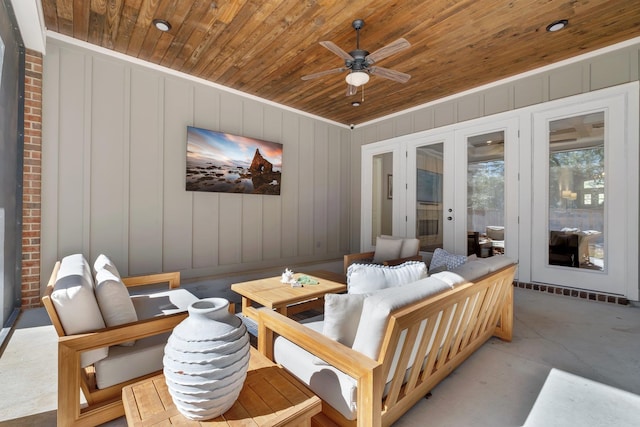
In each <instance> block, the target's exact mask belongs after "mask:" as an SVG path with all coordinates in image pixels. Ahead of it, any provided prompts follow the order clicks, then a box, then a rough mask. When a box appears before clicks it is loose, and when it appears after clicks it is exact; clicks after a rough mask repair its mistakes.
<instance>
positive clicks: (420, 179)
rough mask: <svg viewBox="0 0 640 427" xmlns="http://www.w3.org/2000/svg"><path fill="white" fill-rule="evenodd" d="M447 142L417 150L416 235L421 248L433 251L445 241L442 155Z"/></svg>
mask: <svg viewBox="0 0 640 427" xmlns="http://www.w3.org/2000/svg"><path fill="white" fill-rule="evenodd" d="M443 150H444V144H443V143H437V144H431V145H425V146H423V147H418V148H417V150H416V166H417V170H416V176H417V183H416V184H417V185H416V236H417V237H418V239H419V240H420V250H421V251H429V252H433V251H434V250H435V249H436V248H442V245H443V242H444V233H443V223H442V170H443V169H442V168H443V162H442V156H443Z"/></svg>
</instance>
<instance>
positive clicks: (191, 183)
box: [186, 126, 282, 195]
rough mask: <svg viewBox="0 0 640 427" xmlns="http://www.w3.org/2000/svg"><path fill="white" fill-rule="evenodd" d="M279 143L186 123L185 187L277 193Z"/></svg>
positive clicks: (280, 149)
mask: <svg viewBox="0 0 640 427" xmlns="http://www.w3.org/2000/svg"><path fill="white" fill-rule="evenodd" d="M281 180H282V144H279V143H277V142H270V141H263V140H261V139H256V138H248V137H244V136H238V135H231V134H228V133H223V132H216V131H212V130H207V129H201V128H197V127H193V126H188V127H187V171H186V190H187V191H208V192H218V193H244V194H269V195H280V183H281Z"/></svg>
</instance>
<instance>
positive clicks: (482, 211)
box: [467, 131, 505, 258]
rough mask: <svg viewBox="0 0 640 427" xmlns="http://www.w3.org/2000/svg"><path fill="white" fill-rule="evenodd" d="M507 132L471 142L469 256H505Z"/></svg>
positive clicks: (493, 133) (468, 178)
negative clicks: (505, 148) (505, 150)
mask: <svg viewBox="0 0 640 427" xmlns="http://www.w3.org/2000/svg"><path fill="white" fill-rule="evenodd" d="M504 140H505V132H504V131H496V132H490V133H485V134H482V135H475V136H472V137H468V138H467V255H472V254H476V255H477V256H478V257H481V258H486V257H489V256H493V255H496V254H504V231H505V230H504V224H505V205H504V199H505V196H504V195H505V187H504V184H505V179H504V176H505V175H504Z"/></svg>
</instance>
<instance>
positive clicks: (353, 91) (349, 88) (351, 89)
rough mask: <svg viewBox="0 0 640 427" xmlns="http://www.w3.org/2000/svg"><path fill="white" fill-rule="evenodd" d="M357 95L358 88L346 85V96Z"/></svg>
mask: <svg viewBox="0 0 640 427" xmlns="http://www.w3.org/2000/svg"><path fill="white" fill-rule="evenodd" d="M356 93H358V87H357V86H354V85H347V96H352V95H355V94H356Z"/></svg>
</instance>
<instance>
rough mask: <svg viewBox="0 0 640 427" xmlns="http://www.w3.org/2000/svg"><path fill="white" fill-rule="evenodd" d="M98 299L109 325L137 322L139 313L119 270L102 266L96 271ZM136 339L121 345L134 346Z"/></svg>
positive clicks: (105, 321) (105, 320) (103, 315)
mask: <svg viewBox="0 0 640 427" xmlns="http://www.w3.org/2000/svg"><path fill="white" fill-rule="evenodd" d="M95 283H96V299H97V300H98V306H100V311H101V312H102V317H103V318H104V323H106V325H107V326H108V327H111V326H118V325H122V324H124V323H130V322H136V321H137V320H138V315H137V314H136V309H135V307H134V306H133V302H131V297H130V296H129V291H127V287H126V286H125V285H124V283H122V280H121V279H120V276H119V275H118V271H117V270H115V273H114V272H113V270H110V269H109V268H108V266H102V267H100V268H99V269H98V270H97V271H96V282H95ZM134 343H135V341H127V342H123V343H121V344H120V345H123V346H132V345H133V344H134Z"/></svg>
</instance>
